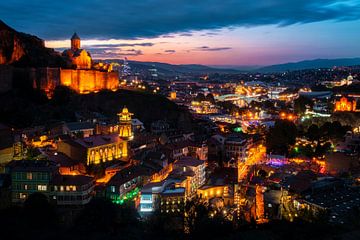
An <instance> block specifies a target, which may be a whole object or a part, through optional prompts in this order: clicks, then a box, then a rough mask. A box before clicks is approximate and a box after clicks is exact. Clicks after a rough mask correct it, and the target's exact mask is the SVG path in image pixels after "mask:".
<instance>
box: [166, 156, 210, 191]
mask: <svg viewBox="0 0 360 240" xmlns="http://www.w3.org/2000/svg"><path fill="white" fill-rule="evenodd" d="M170 177H174V178H179V179H183V183H182V187H185V188H186V195H188V196H192V195H193V194H194V193H196V191H197V189H198V188H199V187H201V186H202V185H203V184H204V183H205V180H206V178H205V161H202V160H198V159H196V158H193V157H183V158H180V159H179V160H177V161H176V162H175V163H174V170H173V172H172V173H171V174H170Z"/></svg>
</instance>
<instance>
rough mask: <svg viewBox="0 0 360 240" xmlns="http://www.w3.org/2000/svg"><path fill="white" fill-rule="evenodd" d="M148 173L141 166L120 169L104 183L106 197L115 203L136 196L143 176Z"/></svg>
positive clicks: (121, 202)
mask: <svg viewBox="0 0 360 240" xmlns="http://www.w3.org/2000/svg"><path fill="white" fill-rule="evenodd" d="M150 174H151V173H149V172H148V171H147V170H146V169H145V168H143V167H142V166H131V167H127V168H124V169H122V170H120V171H119V172H117V173H116V174H115V175H114V176H113V177H112V178H111V179H110V181H109V182H108V183H107V184H106V193H105V194H106V197H107V198H109V199H110V200H111V201H112V202H114V203H117V204H123V203H124V202H125V201H126V200H131V199H134V198H135V197H137V196H138V193H139V191H140V188H141V187H142V185H143V182H144V181H145V178H146V177H147V176H148V175H150Z"/></svg>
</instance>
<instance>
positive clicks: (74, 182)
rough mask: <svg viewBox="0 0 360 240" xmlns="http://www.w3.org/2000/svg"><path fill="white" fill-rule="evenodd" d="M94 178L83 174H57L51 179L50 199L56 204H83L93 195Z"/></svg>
mask: <svg viewBox="0 0 360 240" xmlns="http://www.w3.org/2000/svg"><path fill="white" fill-rule="evenodd" d="M94 187H95V182H94V178H93V177H90V176H85V175H75V176H73V175H57V176H55V177H54V178H53V179H52V180H51V192H50V201H52V202H55V203H56V204H57V205H85V204H87V203H89V202H90V200H91V199H92V197H93V196H94Z"/></svg>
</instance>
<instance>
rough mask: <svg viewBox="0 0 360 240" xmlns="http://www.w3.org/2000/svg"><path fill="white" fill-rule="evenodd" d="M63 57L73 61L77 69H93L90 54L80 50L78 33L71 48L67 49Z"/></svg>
mask: <svg viewBox="0 0 360 240" xmlns="http://www.w3.org/2000/svg"><path fill="white" fill-rule="evenodd" d="M62 55H63V56H64V57H65V58H67V59H68V60H69V61H71V63H72V64H73V65H74V66H75V67H76V69H90V68H91V65H92V59H91V56H90V53H88V52H87V51H86V50H85V49H81V48H80V38H79V36H78V35H77V34H76V33H74V35H73V36H72V37H71V48H70V49H66V50H65V51H64V52H63V54H62Z"/></svg>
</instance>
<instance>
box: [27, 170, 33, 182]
mask: <svg viewBox="0 0 360 240" xmlns="http://www.w3.org/2000/svg"><path fill="white" fill-rule="evenodd" d="M26 179H27V180H32V179H33V175H32V173H31V172H28V173H26Z"/></svg>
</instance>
